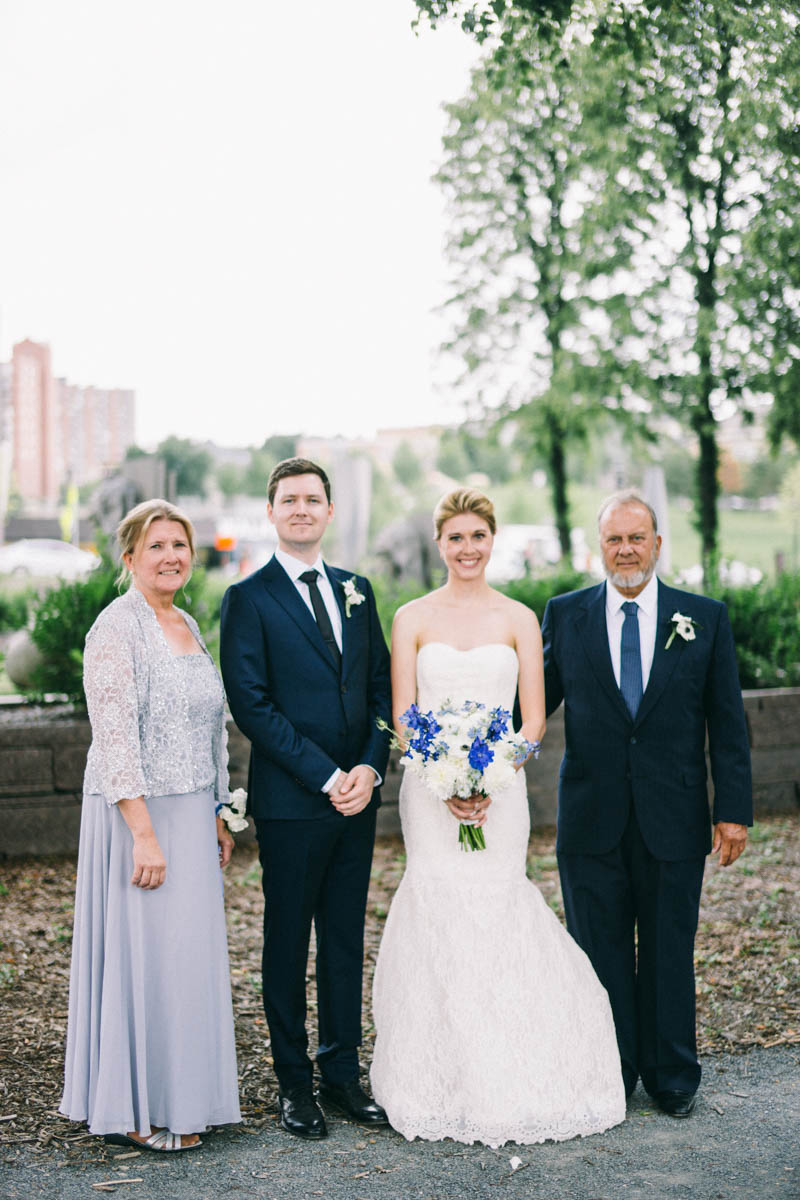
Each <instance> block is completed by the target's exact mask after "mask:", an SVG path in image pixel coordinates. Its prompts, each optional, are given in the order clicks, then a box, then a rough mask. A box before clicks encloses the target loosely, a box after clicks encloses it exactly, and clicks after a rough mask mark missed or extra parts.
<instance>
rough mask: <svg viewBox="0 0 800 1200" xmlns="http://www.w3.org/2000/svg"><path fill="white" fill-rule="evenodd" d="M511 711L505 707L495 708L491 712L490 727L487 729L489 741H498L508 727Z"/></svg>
mask: <svg viewBox="0 0 800 1200" xmlns="http://www.w3.org/2000/svg"><path fill="white" fill-rule="evenodd" d="M510 720H511V713H510V712H506V710H505V709H504V708H499V707H498V708H493V709H492V711H491V712H490V713H489V728H488V729H487V730H486V740H487V742H496V741H498V740H499V739H500V738H501V737H502V736H503V734H504V733H505V732H506V731H507V729H508V722H509V721H510Z"/></svg>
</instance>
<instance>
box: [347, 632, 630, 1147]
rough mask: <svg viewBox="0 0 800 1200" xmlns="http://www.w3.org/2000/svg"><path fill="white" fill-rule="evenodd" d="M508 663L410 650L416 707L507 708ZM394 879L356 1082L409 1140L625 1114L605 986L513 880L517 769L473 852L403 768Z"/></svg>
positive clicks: (522, 829)
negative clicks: (369, 1040)
mask: <svg viewBox="0 0 800 1200" xmlns="http://www.w3.org/2000/svg"><path fill="white" fill-rule="evenodd" d="M516 683H517V656H516V653H515V651H514V650H513V649H512V647H510V646H507V645H504V644H499V643H498V644H491V645H484V646H477V647H475V648H474V649H472V650H465V651H462V650H456V649H454V648H453V647H452V646H449V645H445V644H444V643H441V642H429V643H426V644H425V645H424V646H423V647H422V648H421V650H420V652H419V655H418V658H417V697H418V703H419V705H420V707H421V708H422V709H423V710H424V711H427V710H428V709H434V710H436V709H437V708H439V707H441V705H442V703H443V701H445V700H446V699H450V700H453V701H454V702H456V703H458V702H460V701H462V700H467V699H470V700H481V701H482V702H483V703H485V704H487V705H488V706H490V707H494V706H495V705H498V704H500V705H503V706H504V707H505V708H507V709H511V708H512V706H513V703H514V696H515V692H516ZM400 816H401V820H402V826H403V837H404V839H405V844H406V853H407V867H406V872H405V875H404V877H403V880H402V882H401V884H400V886H399V888H398V890H397V893H396V895H395V897H394V900H393V902H392V907H391V910H390V912H389V916H388V919H387V922H386V929H385V932H384V935H383V941H382V943H381V948H380V953H379V955H378V962H377V965H376V969H375V982H374V989H373V1004H374V1020H375V1028H376V1031H377V1038H376V1042H375V1054H374V1058H373V1062H372V1069H371V1076H370V1079H371V1084H372V1090H373V1093H374V1095H375V1099H376V1100H377V1101H378V1103H379V1104H382V1105H383V1107H384V1108H385V1109H386V1111H387V1113H388V1116H389V1121H390V1123H391V1124H392V1126H393V1127H394V1128H395V1129H397V1130H398V1131H399V1132H400V1133H402V1134H403V1135H404V1136H405V1137H406V1138H408V1139H409V1140H410V1139H412V1138H414V1137H421V1138H426V1139H428V1140H430V1141H438V1140H439V1139H441V1138H445V1137H450V1138H454V1139H455V1140H456V1141H459V1142H467V1143H472V1142H483V1143H485V1144H487V1145H489V1146H500V1145H502V1144H503V1143H504V1142H507V1141H514V1142H520V1143H533V1142H542V1141H545V1140H546V1139H548V1138H552V1139H553V1140H556V1141H561V1140H563V1139H565V1138H571V1137H575V1136H577V1135H581V1136H586V1135H588V1134H592V1133H598V1132H600V1131H601V1130H604V1129H608V1128H610V1127H611V1126H612V1125H616V1124H618V1123H619V1122H620V1121H622V1120H624V1118H625V1091H624V1086H623V1082H622V1076H621V1072H620V1060H619V1051H618V1049H617V1043H616V1037H615V1033H614V1023H613V1019H612V1016H611V1009H610V1006H609V1003H608V997H607V995H606V992H605V990H604V989H603V987H602V986H601V985H600V983H599V981H598V979H597V977H596V975H595V974H594V971H593V969H592V967H591V965H590V963H589V960H588V958H587V957H586V955H585V954H584V953H583V951H582V950H581V949H580V948H579V947H578V945H577V944H576V943H575V942H574V941H573V940H572V938H571V937H570V935H569V934H568V933H567V931H566V929H565V928H564V927H563V926H562V925H561V923H560V922H559V920H558V918H557V917H556V916H555V914H554V913H553V912H552V910H551V909H550V908H549V907H548V905H547V903H546V902H545V900H544V899H543V897H542V895H541V893H540V892H539V890H538V889H537V888H536V887H535V886H534V885H533V884H532V883H530V882H529V881H528V879H527V878H526V875H525V858H526V851H527V844H528V834H529V825H530V822H529V815H528V804H527V797H526V791H525V779H524V772H523V771H520V772H519V774H518V775H517V777H516V779H515V781H514V784H513V785H512V786H511V787H509V788H508V789H506V790H505V791H503V792H502V793H498V794H497V795H495V796H494V797H493V802H492V805H491V807H490V809H489V818H488V821H487V822H486V825H485V826H484V834H485V836H486V849H485V850H483V851H473V852H467V851H463V850H461V849H460V847H459V844H458V822H457V819H456V818H455V817H454V816H453V815H452V813H451V812H450V810H449V809H448V808H447V806H446V805H445V804H442V803H441V802H439V801H437V800H435V799H434V798H433V797H432V795H431V794H430V793H429V792H428V791H427V789H426V788H425V785H424V783H423V782H422V781H421V780H420V779H419V778H417V777H415V776H413V775H412V774H411V773H410V772H409V773H407V774H406V777H405V779H404V780H403V785H402V787H401V790H400Z"/></svg>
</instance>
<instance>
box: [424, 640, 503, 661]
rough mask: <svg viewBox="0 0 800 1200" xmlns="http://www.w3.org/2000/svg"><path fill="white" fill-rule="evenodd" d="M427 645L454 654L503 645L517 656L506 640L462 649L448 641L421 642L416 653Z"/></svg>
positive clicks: (490, 648) (470, 652)
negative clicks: (450, 651) (441, 648)
mask: <svg viewBox="0 0 800 1200" xmlns="http://www.w3.org/2000/svg"><path fill="white" fill-rule="evenodd" d="M427 646H443V647H444V648H445V650H452V651H453V653H454V654H472V653H473V652H474V651H475V650H496V649H497V648H498V647H503V648H504V649H506V650H510V651H511V653H512V654H513V655H514V657H515V658H516V657H517V652H516V650H515V649H514V647H513V646H509V644H508V642H481V644H480V645H479V646H467V648H466V649H465V650H462V649H461V648H460V647H459V646H451V645H450V643H449V642H423V643H422V645H421V646H420V648H419V650H418V651H417V654H421V653H422V651H423V650H424V649H425V648H426V647H427Z"/></svg>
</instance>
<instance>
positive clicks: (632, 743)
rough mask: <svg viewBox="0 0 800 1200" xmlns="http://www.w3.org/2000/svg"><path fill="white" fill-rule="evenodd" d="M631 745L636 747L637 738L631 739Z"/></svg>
mask: <svg viewBox="0 0 800 1200" xmlns="http://www.w3.org/2000/svg"><path fill="white" fill-rule="evenodd" d="M631 745H632V746H635V745H636V738H635V737H632V738H631Z"/></svg>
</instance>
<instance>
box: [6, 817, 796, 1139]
mask: <svg viewBox="0 0 800 1200" xmlns="http://www.w3.org/2000/svg"><path fill="white" fill-rule="evenodd" d="M403 866H404V856H403V846H402V842H401V841H400V839H399V838H395V839H383V840H381V841H380V842H379V843H378V845H377V847H376V853H375V861H374V865H373V873H372V886H371V891H370V900H369V908H368V922H367V933H366V972H365V981H364V997H365V1008H364V1012H365V1047H364V1054H363V1059H364V1061H365V1062H368V1061H369V1058H370V1052H371V1042H372V1037H373V1029H372V1025H371V1023H370V1003H369V996H370V989H371V981H372V971H373V967H374V962H375V958H376V955H377V951H378V945H379V942H380V937H381V931H382V927H383V922H384V920H385V917H386V913H387V911H388V909H389V905H390V903H391V898H392V895H393V893H394V890H395V888H396V887H397V884H398V883H399V880H400V878H401V876H402V873H403ZM528 873H529V876H530V878H531V879H533V880H534V881H535V883H536V884H537V886H538V887H539V888H540V889H541V890H542V892H543V894H544V896H545V898H546V899H547V900H548V902H549V903H550V904H551V905H552V907H553V908H554V909H555V911H556V912H557V913H559V915H561V916H562V917H563V912H562V908H561V896H560V890H559V884H558V872H557V869H556V860H555V853H554V832H553V831H552V830H544V831H540V832H537V833H536V834H535V835H534V837H533V838H532V840H531V844H530V850H529V859H528ZM74 886H75V859H74V858H57V859H56V858H50V859H24V860H17V861H14V862H12V863H8V864H0V1006H2V1013H3V1021H2V1028H1V1029H0V1153H1V1152H2V1147H4V1146H5V1147H9V1148H10V1147H12V1146H21V1145H23V1144H25V1143H28V1144H31V1143H32V1144H35V1145H36V1146H37V1147H38V1148H41V1149H44V1148H45V1147H47V1146H52V1148H53V1149H59V1150H61V1151H67V1153H68V1154H70V1152H74V1153H84V1154H85V1153H87V1152H90V1153H98V1154H102V1153H104V1151H103V1150H102V1143H99V1145H98V1140H97V1139H94V1138H91V1137H90V1136H89V1135H88V1134H87V1133H86V1130H85V1127H83V1126H79V1125H75V1124H72V1123H70V1122H68V1121H65V1120H64V1119H63V1118H62V1117H60V1116H59V1115H58V1112H57V1108H58V1103H59V1099H60V1094H61V1084H62V1070H63V1049H64V1034H65V1026H66V1015H67V994H68V983H69V958H70V941H71V926H72V906H73V891H74ZM799 896H800V822H798V821H797V820H796V819H791V818H769V819H765V820H763V821H761V822H760V823H759V824H758V825H757V826H756V827H755V829H754V830H753V831H752V832H751V840H750V845H749V846H748V849H747V851H746V853H745V855H744V856H743V857H742V858H741V859H740V860H739V862H737V863H736V864H735V865H734V866H733V867H731V868H728V869H727V870H721V869H720V868H718V867H717V866H716V865H715V864H713V863H710V864H709V867H708V869H707V872H706V883H705V888H704V891H703V902H702V906H701V912H700V928H699V932H698V937H697V945H696V954H695V961H696V967H697V1001H698V1027H699V1040H700V1050H701V1054H702V1055H703V1056H708V1055H713V1054H715V1053H717V1052H722V1051H725V1052H727V1053H738V1052H743V1051H745V1050H748V1049H749V1048H751V1047H753V1046H762V1047H772V1046H778V1045H790V1044H792V1043H800V900H799V899H798V897H799ZM226 904H227V912H228V930H229V943H230V956H231V974H232V982H233V1002H234V1012H235V1015H236V1035H237V1049H238V1056H239V1065H240V1090H241V1096H242V1111H243V1115H244V1117H245V1119H246V1120H247V1121H248V1123H249V1124H250V1125H251V1126H258V1125H260V1124H262V1123H263V1122H265V1121H271V1120H272V1117H273V1114H274V1110H275V1102H276V1085H275V1081H274V1077H273V1075H272V1072H271V1069H270V1052H269V1041H268V1035H267V1029H266V1025H265V1022H264V1015H263V1011H262V1008H261V994H260V993H261V978H260V956H261V919H262V910H263V904H262V897H261V887H260V871H259V866H258V860H257V857H256V852H255V848H254V847H253V846H251V845H244V846H240V847H239V848H238V849H237V852H236V854H235V856H234V860H233V863H232V864H231V866H230V868H229V869H228V871H227V873H226ZM309 1006H310V1011H311V1013H312V1014H313V1011H314V1007H315V998H314V984H313V962H311V963H310V964H309ZM90 1144H94V1146H95V1147H96V1150H90Z"/></svg>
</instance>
